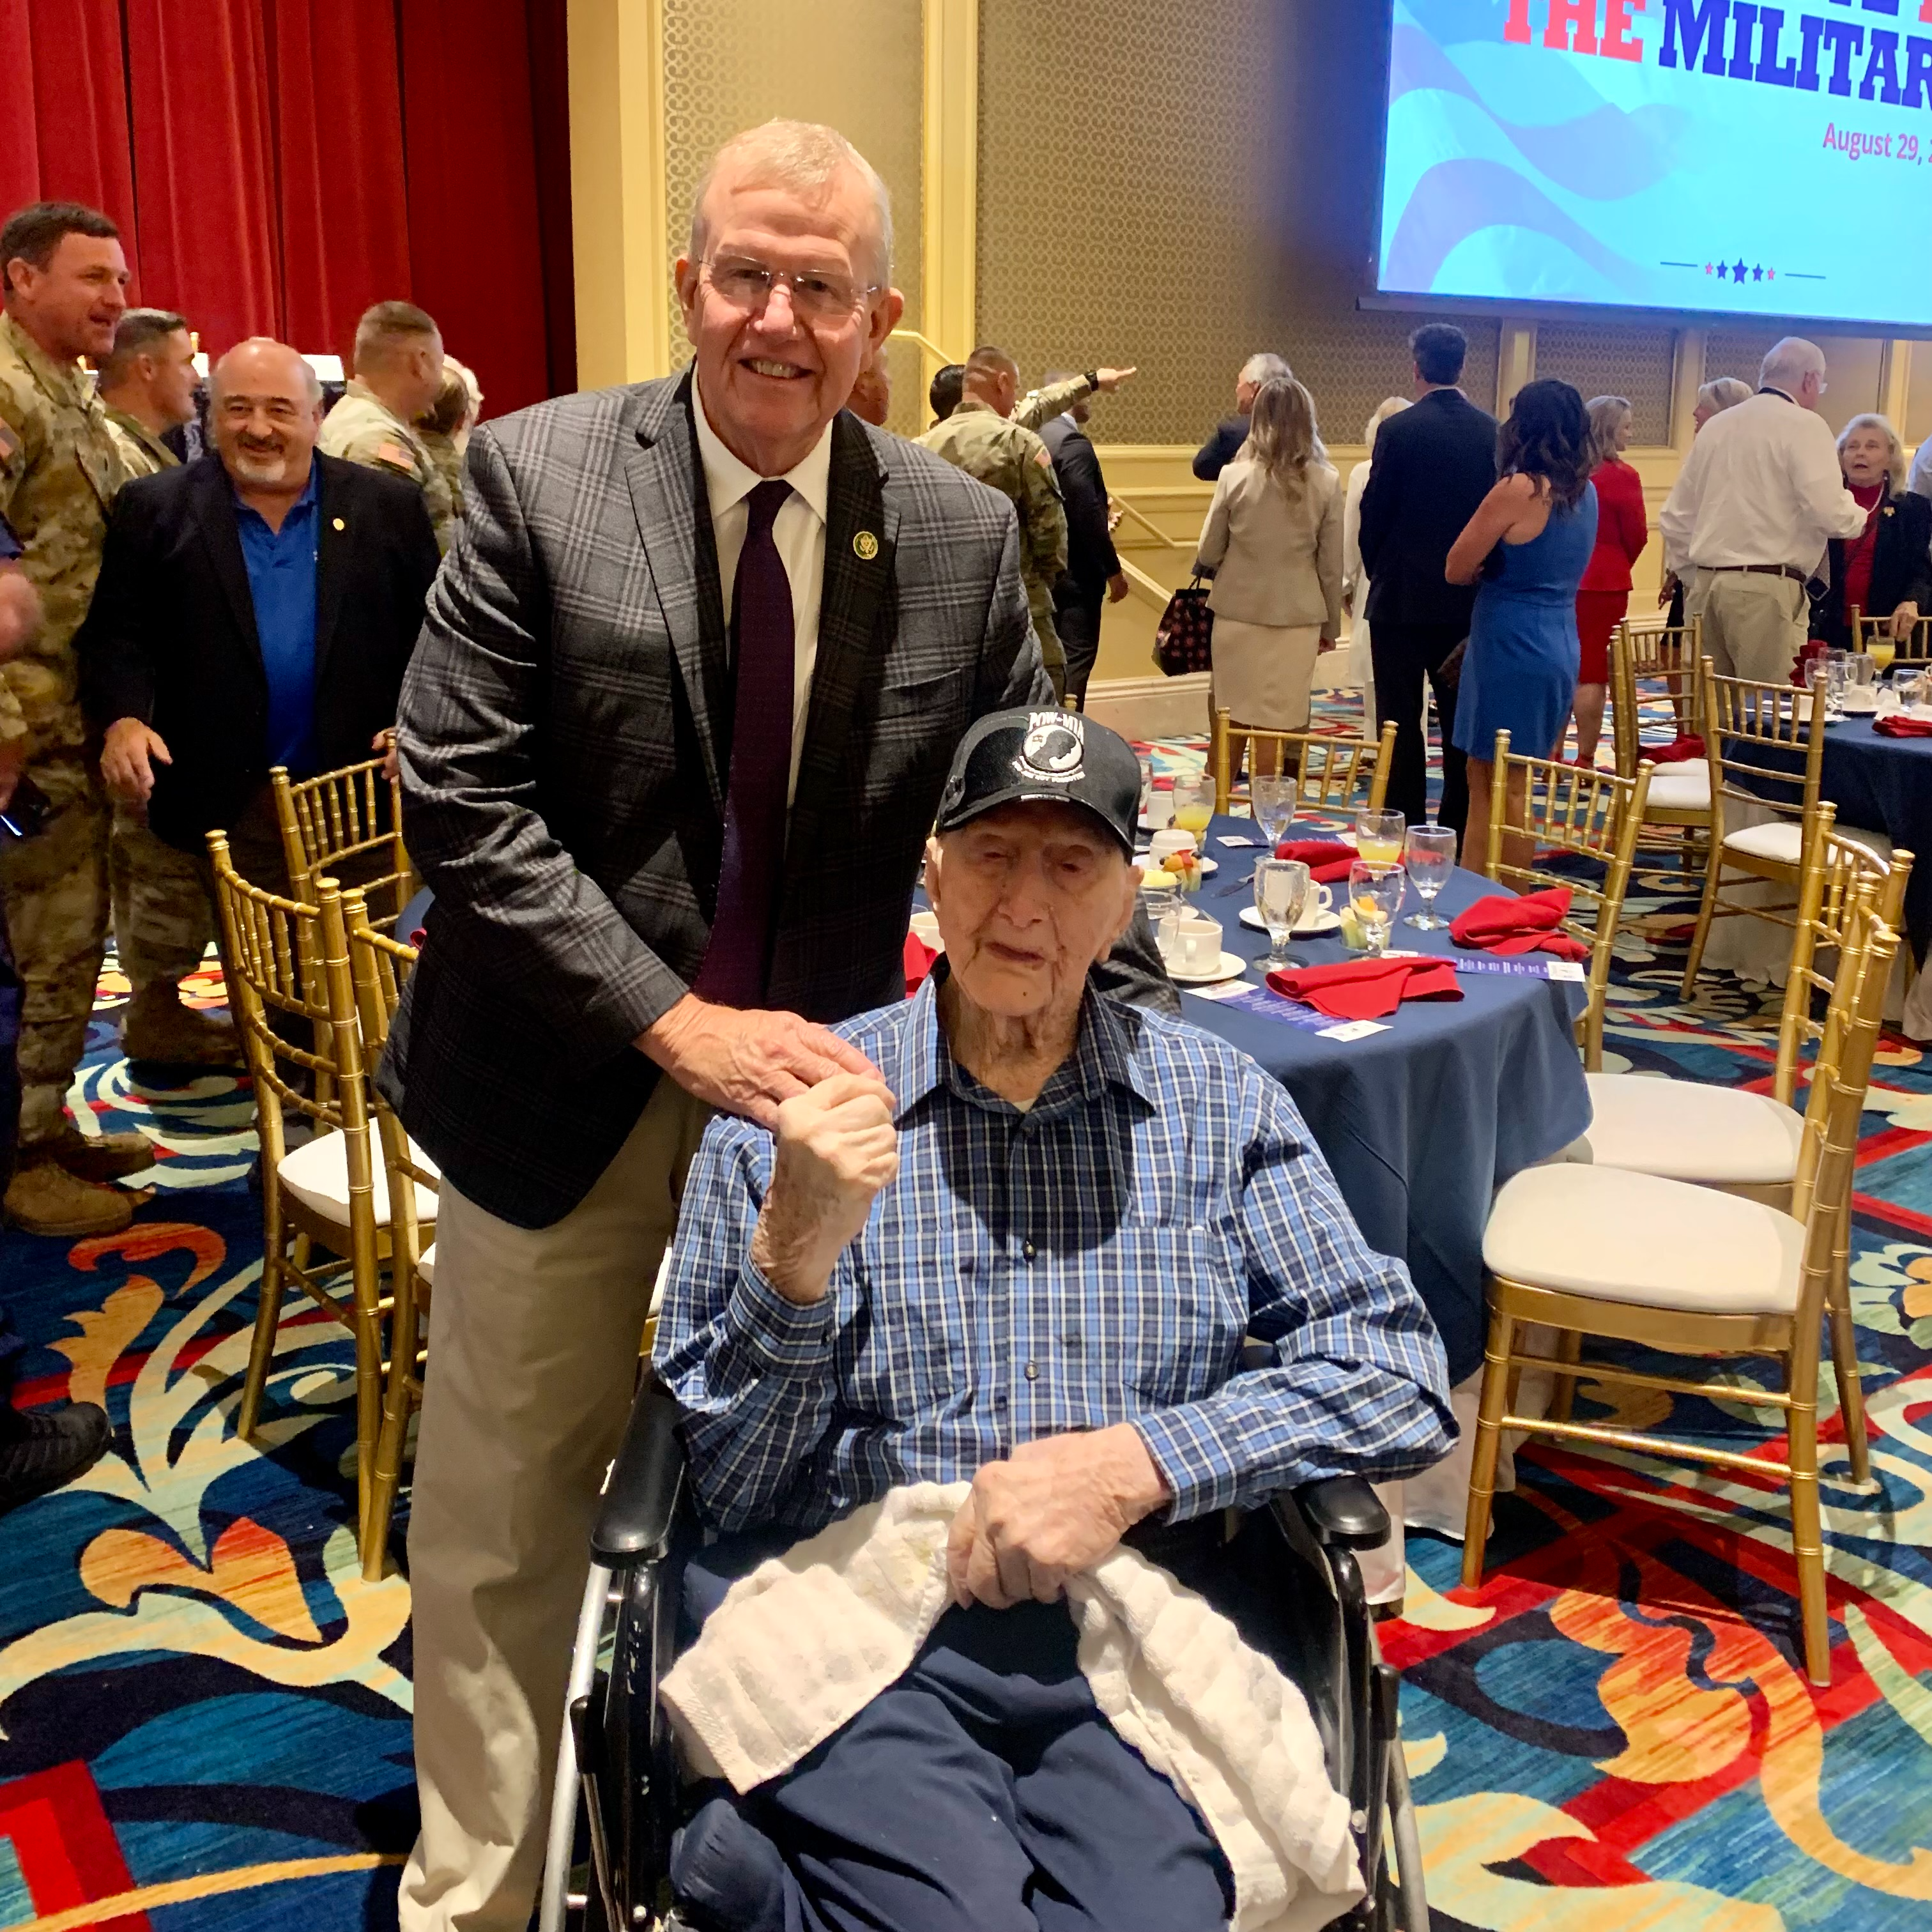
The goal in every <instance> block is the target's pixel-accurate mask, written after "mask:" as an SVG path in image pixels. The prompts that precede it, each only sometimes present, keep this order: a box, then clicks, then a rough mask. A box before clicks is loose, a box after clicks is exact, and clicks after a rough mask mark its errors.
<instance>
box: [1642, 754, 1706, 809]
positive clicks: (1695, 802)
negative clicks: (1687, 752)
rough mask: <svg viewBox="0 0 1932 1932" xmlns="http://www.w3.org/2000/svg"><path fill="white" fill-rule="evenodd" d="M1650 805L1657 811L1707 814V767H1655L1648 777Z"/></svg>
mask: <svg viewBox="0 0 1932 1932" xmlns="http://www.w3.org/2000/svg"><path fill="white" fill-rule="evenodd" d="M1650 802H1651V803H1652V805H1655V806H1656V807H1657V808H1658V810H1659V811H1709V810H1710V808H1711V768H1710V766H1709V765H1659V766H1658V768H1657V769H1656V770H1655V771H1654V772H1652V773H1651V775H1650Z"/></svg>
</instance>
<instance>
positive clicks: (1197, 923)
mask: <svg viewBox="0 0 1932 1932" xmlns="http://www.w3.org/2000/svg"><path fill="white" fill-rule="evenodd" d="M1221 937H1222V935H1221V926H1220V921H1219V920H1218V919H1210V918H1209V917H1208V915H1207V914H1206V913H1187V914H1185V915H1184V916H1183V917H1182V918H1181V921H1180V922H1179V924H1178V926H1177V927H1176V929H1175V957H1174V959H1173V961H1172V964H1173V965H1175V966H1177V967H1178V968H1180V969H1181V971H1182V972H1184V973H1211V972H1212V971H1214V968H1216V967H1217V966H1218V965H1220V963H1221Z"/></svg>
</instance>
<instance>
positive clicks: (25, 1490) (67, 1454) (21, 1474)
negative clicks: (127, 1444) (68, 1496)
mask: <svg viewBox="0 0 1932 1932" xmlns="http://www.w3.org/2000/svg"><path fill="white" fill-rule="evenodd" d="M113 1438H114V1432H113V1430H111V1429H110V1427H108V1424H107V1412H106V1411H105V1410H104V1409H101V1407H100V1406H99V1405H98V1403H91V1402H71V1403H68V1405H67V1406H66V1407H65V1408H64V1409H55V1410H54V1411H53V1412H52V1414H51V1415H37V1414H34V1413H31V1412H22V1411H21V1410H19V1409H12V1408H4V1409H0V1515H5V1514H6V1512H7V1511H8V1510H12V1509H18V1508H20V1505H22V1504H23V1503H25V1502H32V1500H33V1499H34V1497H36V1496H45V1495H46V1493H47V1492H48V1491H49V1490H57V1489H58V1488H60V1487H61V1486H62V1484H65V1483H71V1482H72V1481H74V1478H75V1477H77V1476H79V1475H85V1474H86V1472H87V1471H88V1470H89V1469H92V1468H93V1467H94V1466H95V1463H98V1462H99V1461H100V1460H101V1457H102V1455H103V1454H104V1452H105V1451H106V1450H107V1445H108V1444H109V1443H110V1442H112V1441H113Z"/></svg>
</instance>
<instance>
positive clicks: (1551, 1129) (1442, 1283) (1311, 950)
mask: <svg viewBox="0 0 1932 1932" xmlns="http://www.w3.org/2000/svg"><path fill="white" fill-rule="evenodd" d="M1252 832H1253V826H1252V825H1251V824H1250V822H1249V821H1248V820H1245V819H1232V818H1229V819H1218V818H1217V820H1215V821H1214V825H1213V826H1212V827H1211V829H1210V831H1209V833H1208V838H1209V844H1208V854H1209V856H1211V857H1212V858H1214V859H1217V860H1218V861H1219V862H1220V868H1221V869H1220V871H1219V872H1218V873H1217V874H1216V875H1215V876H1214V877H1212V878H1211V879H1208V880H1206V881H1205V883H1204V884H1203V886H1202V892H1201V896H1200V900H1199V910H1202V911H1203V912H1205V913H1209V914H1210V915H1211V916H1213V917H1214V918H1215V919H1219V920H1220V922H1221V924H1222V926H1223V928H1224V929H1226V946H1227V950H1229V952H1231V953H1238V954H1240V955H1241V957H1242V958H1244V959H1248V960H1250V961H1262V960H1265V959H1266V958H1267V956H1268V935H1266V934H1265V933H1263V932H1255V931H1253V930H1252V929H1250V928H1249V927H1247V926H1242V925H1241V924H1240V923H1238V919H1239V914H1240V910H1241V907H1243V906H1244V905H1248V904H1253V892H1252V889H1244V888H1243V887H1242V886H1241V881H1242V880H1245V879H1247V878H1248V877H1249V876H1250V874H1251V873H1252V871H1253V864H1254V860H1255V859H1256V856H1258V848H1253V847H1238V846H1237V847H1227V846H1223V845H1222V844H1220V843H1218V842H1217V841H1218V839H1219V837H1220V835H1223V834H1224V833H1235V834H1238V835H1246V834H1251V833H1252ZM1497 889H1498V888H1497V887H1496V886H1493V885H1491V884H1490V883H1489V881H1488V880H1486V879H1483V878H1481V877H1478V876H1477V875H1476V874H1474V873H1472V872H1463V871H1458V872H1457V873H1456V874H1454V877H1452V878H1451V881H1450V883H1449V885H1448V888H1447V889H1446V890H1445V892H1443V894H1442V897H1441V898H1439V900H1438V901H1436V903H1437V906H1438V907H1439V910H1442V912H1443V913H1445V914H1446V915H1448V916H1454V914H1455V913H1457V912H1460V910H1462V909H1463V907H1466V906H1467V905H1469V904H1472V902H1473V901H1475V900H1477V899H1478V898H1482V897H1484V895H1486V894H1488V893H1491V892H1496V890H1497ZM1420 907H1421V901H1420V900H1419V898H1417V896H1416V895H1415V891H1414V889H1413V888H1412V889H1411V891H1410V894H1409V904H1408V905H1407V906H1406V907H1405V908H1404V915H1403V916H1405V917H1406V916H1407V915H1408V914H1409V913H1411V912H1414V911H1416V910H1419V909H1420ZM1398 932H1399V934H1400V937H1399V938H1397V940H1396V941H1395V942H1394V944H1396V946H1397V947H1400V948H1405V949H1407V950H1410V951H1414V952H1419V953H1445V954H1448V955H1451V956H1456V955H1457V949H1456V947H1454V945H1452V944H1451V942H1450V939H1449V935H1448V933H1447V932H1417V931H1416V930H1415V928H1414V927H1413V926H1401V927H1400V928H1398ZM1292 950H1293V953H1294V956H1295V959H1297V960H1298V962H1302V963H1304V964H1307V965H1326V964H1328V963H1330V962H1333V961H1335V960H1338V959H1343V958H1346V953H1345V952H1344V950H1343V947H1342V944H1341V941H1340V940H1339V939H1334V938H1330V939H1315V940H1296V941H1294V942H1293V948H1292ZM1463 956H1464V957H1466V955H1463ZM1263 978H1264V974H1263V972H1262V971H1259V970H1256V971H1250V973H1249V974H1247V980H1248V982H1249V983H1250V984H1252V985H1254V986H1260V985H1262V983H1263ZM1459 984H1460V986H1461V987H1462V989H1463V998H1461V999H1460V1000H1457V1001H1408V1002H1406V1003H1405V1004H1403V1005H1402V1006H1400V1007H1398V1008H1397V1010H1396V1011H1395V1012H1394V1013H1392V1014H1391V1015H1390V1016H1388V1022H1387V1025H1388V1028H1389V1031H1388V1032H1386V1033H1379V1034H1374V1035H1373V1036H1372V1037H1370V1038H1368V1039H1367V1040H1349V1041H1342V1040H1324V1039H1322V1037H1320V1035H1319V1034H1316V1033H1313V1032H1307V1031H1302V1030H1301V1029H1299V1028H1295V1027H1291V1026H1284V1025H1280V1024H1279V1023H1278V1022H1275V1021H1273V1020H1269V1019H1264V1018H1262V1016H1259V1014H1251V1013H1243V1012H1240V1011H1238V1010H1232V1009H1230V1008H1229V1007H1223V1006H1220V1005H1217V1004H1216V1003H1215V1002H1214V1001H1212V1000H1207V999H1202V998H1199V997H1198V996H1197V995H1193V994H1190V993H1189V992H1187V991H1186V989H1183V992H1182V1004H1183V1007H1184V1009H1185V1015H1186V1017H1187V1019H1188V1020H1190V1022H1193V1024H1194V1025H1196V1026H1199V1027H1202V1028H1205V1029H1206V1030H1207V1031H1209V1032H1211V1033H1216V1034H1220V1036H1221V1037H1222V1038H1223V1040H1227V1041H1229V1042H1230V1043H1232V1045H1234V1046H1238V1047H1239V1048H1240V1049H1241V1050H1242V1051H1243V1052H1244V1053H1247V1054H1249V1055H1252V1056H1253V1058H1255V1059H1256V1060H1257V1061H1259V1062H1260V1063H1261V1064H1262V1066H1264V1067H1266V1068H1267V1069H1268V1071H1269V1072H1270V1073H1272V1074H1273V1075H1274V1076H1275V1078H1276V1079H1278V1080H1280V1082H1282V1084H1283V1085H1284V1086H1285V1087H1286V1088H1287V1089H1288V1091H1289V1094H1291V1095H1292V1097H1293V1098H1294V1100H1295V1105H1296V1106H1298V1108H1299V1109H1301V1115H1302V1118H1304V1120H1305V1121H1307V1123H1308V1127H1309V1131H1310V1133H1313V1136H1315V1139H1316V1142H1317V1143H1318V1144H1319V1145H1320V1147H1321V1149H1322V1152H1323V1153H1324V1154H1326V1155H1327V1156H1328V1164H1329V1166H1331V1168H1333V1169H1334V1172H1335V1178H1336V1181H1337V1183H1338V1184H1339V1185H1340V1188H1341V1190H1342V1194H1343V1199H1345V1200H1346V1201H1347V1202H1348V1204H1349V1208H1350V1210H1351V1211H1352V1212H1353V1214H1354V1215H1355V1219H1356V1220H1357V1222H1358V1223H1359V1224H1360V1226H1361V1230H1362V1232H1363V1234H1364V1235H1365V1236H1366V1237H1367V1239H1368V1241H1369V1244H1370V1246H1371V1247H1374V1248H1376V1249H1377V1250H1379V1251H1380V1252H1381V1253H1384V1254H1388V1255H1394V1256H1398V1257H1400V1259H1403V1261H1406V1262H1407V1263H1408V1264H1409V1273H1410V1274H1411V1276H1412V1277H1413V1278H1414V1280H1415V1286H1416V1288H1417V1289H1418V1292H1420V1293H1421V1296H1422V1298H1423V1300H1424V1301H1425V1302H1426V1303H1427V1304H1428V1307H1429V1311H1430V1313H1431V1314H1432V1315H1433V1316H1435V1318H1436V1326H1437V1327H1438V1328H1440V1329H1441V1330H1442V1340H1443V1343H1444V1346H1445V1348H1446V1349H1447V1350H1448V1356H1449V1373H1450V1374H1451V1376H1452V1377H1453V1378H1454V1379H1455V1380H1457V1381H1458V1382H1460V1380H1462V1379H1463V1377H1464V1376H1468V1375H1470V1374H1472V1373H1474V1372H1475V1370H1476V1369H1477V1368H1478V1367H1479V1366H1480V1365H1481V1361H1482V1353H1483V1335H1484V1312H1483V1227H1484V1223H1485V1222H1486V1221H1487V1220H1488V1218H1489V1211H1490V1196H1491V1195H1492V1194H1493V1192H1494V1190H1496V1188H1498V1187H1501V1186H1502V1184H1503V1183H1504V1182H1505V1181H1507V1180H1508V1179H1509V1178H1510V1177H1511V1175H1514V1174H1517V1173H1519V1172H1521V1171H1522V1170H1523V1169H1524V1168H1526V1167H1530V1166H1534V1165H1535V1163H1537V1162H1538V1161H1539V1160H1545V1159H1547V1157H1549V1156H1550V1155H1551V1154H1555V1153H1556V1152H1557V1151H1558V1150H1559V1148H1564V1147H1567V1146H1568V1145H1569V1144H1570V1142H1572V1141H1574V1139H1577V1136H1579V1135H1580V1134H1582V1133H1583V1132H1584V1131H1585V1130H1586V1129H1587V1128H1588V1127H1589V1124H1590V1097H1589V1088H1587V1087H1586V1085H1585V1084H1584V1080H1583V1064H1582V1062H1581V1061H1580V1059H1579V1058H1578V1057H1577V1047H1576V1042H1575V1036H1574V1033H1573V1031H1572V1027H1573V1024H1574V1020H1575V1018H1576V1016H1577V1014H1579V1013H1581V1012H1582V1011H1583V1005H1584V995H1585V990H1586V989H1584V988H1583V986H1579V985H1576V984H1566V983H1563V982H1562V981H1553V980H1541V979H1514V978H1508V977H1502V976H1492V975H1488V974H1480V975H1479V974H1463V975H1462V976H1461V977H1460V980H1459Z"/></svg>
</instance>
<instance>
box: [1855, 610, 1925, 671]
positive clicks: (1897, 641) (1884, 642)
mask: <svg viewBox="0 0 1932 1932" xmlns="http://www.w3.org/2000/svg"><path fill="white" fill-rule="evenodd" d="M1852 649H1853V650H1855V651H1872V652H1874V654H1875V655H1876V657H1877V658H1878V660H1879V670H1884V669H1885V667H1886V665H1887V664H1926V663H1932V613H1928V614H1927V615H1926V616H1923V617H1921V618H1920V619H1918V622H1916V623H1915V624H1914V625H1912V628H1911V629H1910V630H1909V631H1906V634H1905V635H1904V636H1903V637H1894V636H1893V634H1892V630H1891V619H1890V618H1889V617H1868V616H1866V614H1865V613H1864V611H1862V610H1859V609H1858V607H1857V606H1856V605H1855V604H1854V605H1853V606H1852Z"/></svg>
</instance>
